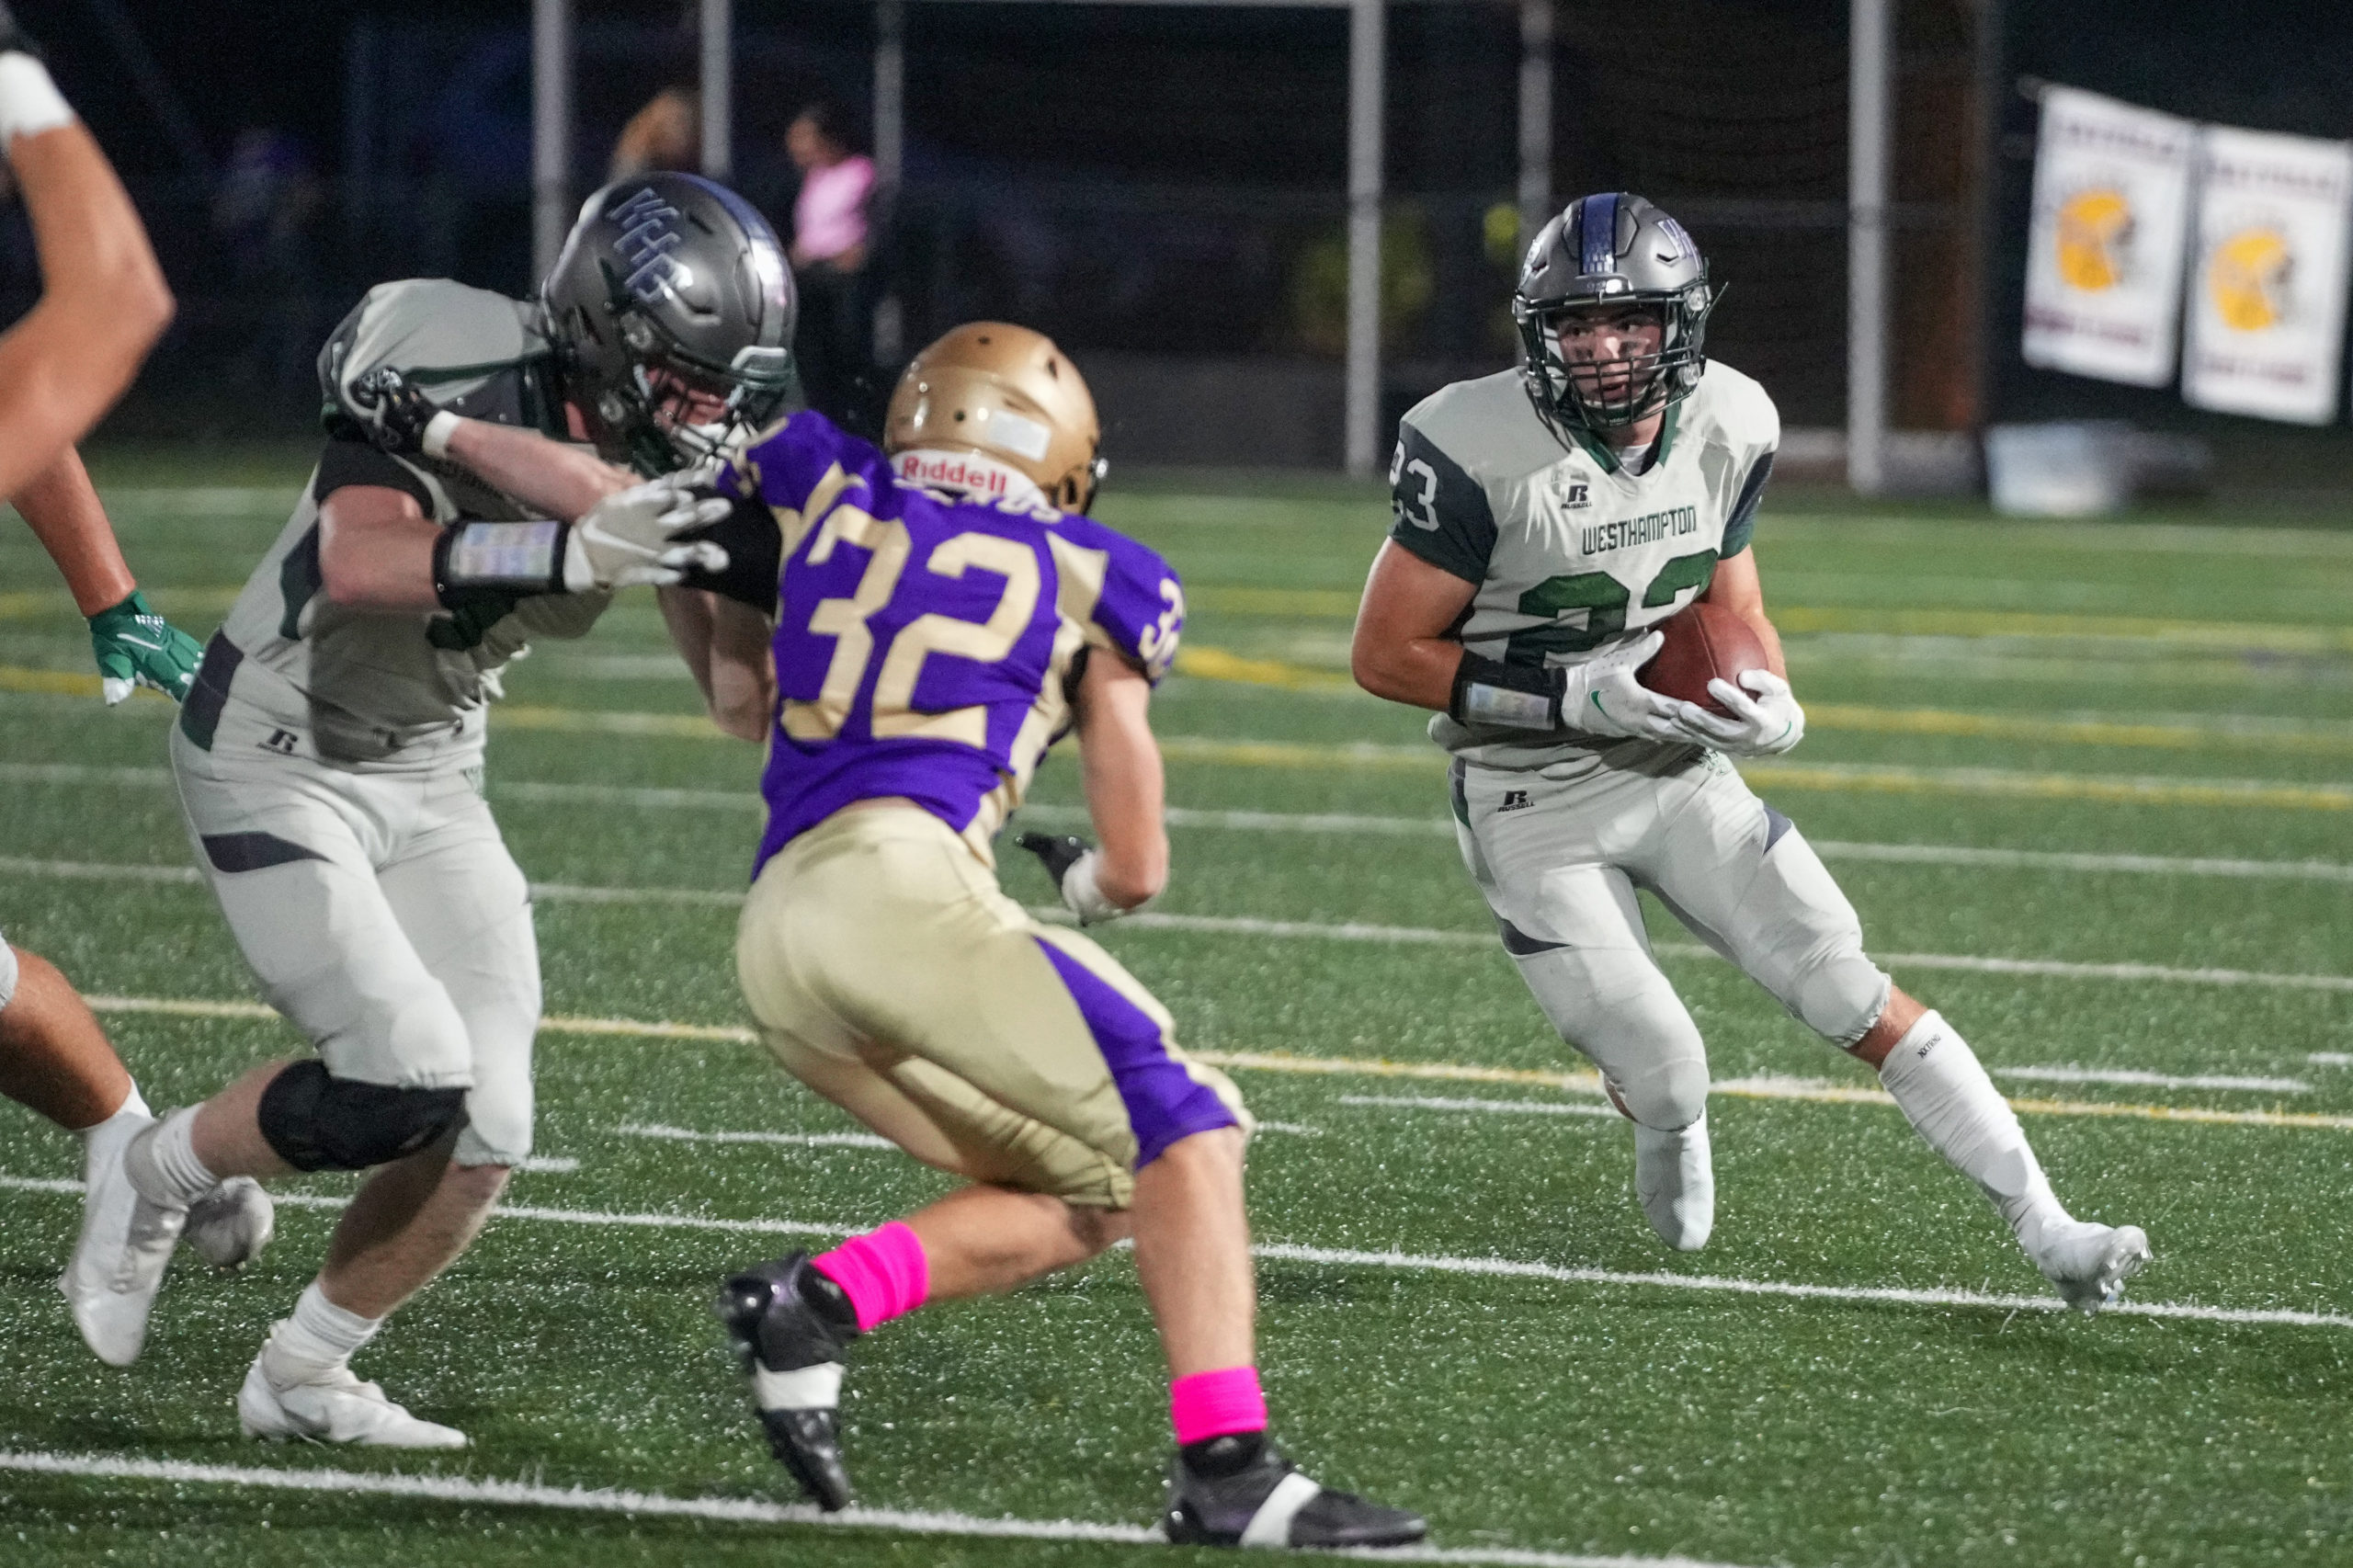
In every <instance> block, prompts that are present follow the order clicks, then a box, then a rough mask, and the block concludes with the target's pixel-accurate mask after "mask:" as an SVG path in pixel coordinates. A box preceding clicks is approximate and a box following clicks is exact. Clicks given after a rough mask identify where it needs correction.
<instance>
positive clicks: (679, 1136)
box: [613, 1121, 898, 1149]
mask: <svg viewBox="0 0 2353 1568" xmlns="http://www.w3.org/2000/svg"><path fill="white" fill-rule="evenodd" d="M613 1131H616V1132H620V1133H623V1134H626V1135H627V1136H629V1137H631V1138H665V1139H668V1140H670V1141H671V1142H678V1143H775V1144H781V1145H785V1146H788V1147H793V1148H809V1149H894V1148H896V1147H898V1145H897V1144H895V1143H893V1142H891V1141H890V1140H889V1139H888V1138H881V1137H877V1136H876V1135H875V1134H873V1133H871V1132H697V1131H693V1130H692V1129H690V1128H685V1127H664V1126H662V1125H660V1124H659V1123H650V1122H642V1121H624V1122H622V1123H621V1124H620V1126H619V1127H616V1128H614V1129H613Z"/></svg>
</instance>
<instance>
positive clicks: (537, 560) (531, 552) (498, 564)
mask: <svg viewBox="0 0 2353 1568" xmlns="http://www.w3.org/2000/svg"><path fill="white" fill-rule="evenodd" d="M561 540H563V524H562V523H556V522H532V523H460V524H459V525H458V537H457V538H455V539H453V540H450V541H449V556H448V558H447V561H448V566H449V581H450V582H451V583H453V584H468V585H472V584H494V585H509V584H511V585H521V586H539V585H545V584H546V583H547V582H548V580H549V579H550V578H551V576H552V575H554V573H555V552H556V546H557V544H558V543H559V542H560V541H561Z"/></svg>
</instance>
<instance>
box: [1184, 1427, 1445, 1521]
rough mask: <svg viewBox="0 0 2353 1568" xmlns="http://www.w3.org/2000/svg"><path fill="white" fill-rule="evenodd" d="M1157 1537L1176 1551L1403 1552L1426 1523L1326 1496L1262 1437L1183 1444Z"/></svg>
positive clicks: (1339, 1495) (1346, 1497)
mask: <svg viewBox="0 0 2353 1568" xmlns="http://www.w3.org/2000/svg"><path fill="white" fill-rule="evenodd" d="M1160 1528H1161V1531H1162V1533H1163V1534H1165V1535H1166V1536H1167V1537H1168V1539H1169V1540H1172V1541H1174V1542H1176V1544H1177V1545H1179V1546H1267V1547H1323V1548H1327V1549H1330V1548H1347V1547H1377V1546H1410V1545H1412V1544H1413V1543H1414V1542H1415V1541H1417V1540H1421V1539H1422V1538H1423V1537H1424V1536H1426V1535H1427V1534H1428V1533H1429V1528H1430V1527H1429V1525H1428V1522H1427V1521H1426V1520H1425V1519H1423V1517H1421V1516H1420V1515H1419V1514H1409V1513H1407V1512H1406V1511H1405V1510H1404V1509H1403V1508H1387V1507H1383V1506H1381V1505H1380V1504H1378V1503H1368V1502H1366V1501H1365V1500H1364V1499H1363V1498H1361V1497H1358V1496H1357V1495H1355V1494H1353V1493H1347V1492H1327V1491H1325V1490H1324V1488H1323V1487H1321V1486H1319V1485H1317V1484H1316V1483H1314V1482H1313V1481H1311V1480H1309V1479H1308V1478H1307V1476H1306V1475H1305V1474H1304V1473H1302V1471H1300V1469H1299V1467H1298V1466H1296V1465H1294V1464H1292V1463H1291V1462H1290V1460H1287V1459H1285V1458H1283V1457H1282V1456H1281V1455H1280V1454H1279V1453H1277V1452H1276V1451H1275V1447H1274V1445H1273V1444H1272V1443H1271V1442H1268V1441H1267V1435H1266V1434H1265V1433H1264V1432H1240V1433H1235V1434H1233V1435H1232V1436H1229V1437H1212V1438H1211V1439H1210V1440H1209V1441H1207V1442H1202V1443H1188V1444H1187V1445H1186V1446H1185V1447H1184V1448H1182V1449H1178V1450H1177V1451H1176V1460H1175V1461H1174V1462H1173V1463H1171V1464H1170V1465H1169V1467H1168V1506H1167V1507H1166V1508H1165V1510H1164V1511H1163V1512H1162V1514H1161V1517H1160Z"/></svg>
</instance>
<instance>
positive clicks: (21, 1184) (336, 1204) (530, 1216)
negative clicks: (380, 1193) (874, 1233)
mask: <svg viewBox="0 0 2353 1568" xmlns="http://www.w3.org/2000/svg"><path fill="white" fill-rule="evenodd" d="M0 1188H11V1189H14V1190H16V1191H18V1192H63V1193H72V1194H74V1195H75V1196H77V1197H78V1196H79V1195H80V1193H81V1191H82V1184H81V1183H80V1182H78V1181H68V1180H66V1179H64V1178H63V1177H57V1176H0ZM270 1201H272V1202H273V1203H275V1204H277V1205H278V1207H279V1208H281V1209H321V1210H327V1211H329V1212H337V1211H340V1210H343V1209H344V1208H346V1207H347V1205H349V1203H350V1202H351V1199H347V1198H326V1197H323V1196H321V1195H319V1194H317V1193H312V1192H274V1193H272V1194H270ZM491 1218H492V1219H494V1220H500V1219H504V1220H545V1221H550V1222H551V1223H554V1224H559V1225H644V1226H651V1227H654V1228H655V1229H657V1230H665V1231H733V1232H737V1233H748V1234H754V1235H770V1236H847V1235H854V1234H856V1233H858V1231H860V1230H863V1229H865V1227H864V1226H860V1225H833V1224H821V1223H819V1222H818V1221H814V1220H710V1219H706V1218H704V1217H703V1216H702V1215H699V1214H618V1213H610V1212H607V1211H605V1210H596V1209H547V1208H541V1207H539V1206H536V1205H533V1204H529V1203H502V1204H500V1205H499V1206H498V1208H497V1209H496V1210H494V1212H493V1213H492V1215H491Z"/></svg>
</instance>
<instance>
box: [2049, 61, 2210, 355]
mask: <svg viewBox="0 0 2353 1568" xmlns="http://www.w3.org/2000/svg"><path fill="white" fill-rule="evenodd" d="M2197 142H2198V133H2197V127H2196V126H2195V125H2193V124H2192V123H2191V122H2190V121H2188V120H2186V119H2176V118H2175V117H2174V116H2172V115H2169V114H2159V113H2157V112H2156V111H2155V110H2154V109H2145V108H2136V107H2135V106H2133V105H2131V104H2126V103H2119V102H2118V101H2117V100H2116V99H2114V98H2108V97H2100V96H2099V95H2098V94H2097V93H2086V92H2083V91H2080V90H2078V89H2076V88H2074V87H2052V88H2049V89H2047V90H2046V91H2045V92H2044V94H2043V97H2042V129H2041V134H2040V138H2039V139H2038V142H2037V146H2036V151H2035V158H2034V221H2033V227H2032V230H2031V231H2030V235H2029V246H2030V249H2029V256H2028V260H2027V273H2026V345H2025V353H2026V362H2027V363H2028V364H2029V365H2033V366H2035V367H2037V368H2039V369H2047V370H2065V371H2068V372H2070V373H2072V374H2075V375H2078V376H2094V377H2097V378H2098V379H2100V380H2102V381H2128V382H2131V384H2132V385H2134V386H2143V387H2157V386H2163V385H2165V383H2166V382H2167V381H2171V380H2173V372H2174V347H2175V337H2174V327H2175V323H2176V321H2177V319H2178V315H2179V302H2180V299H2181V272H2182V261H2183V256H2184V252H2185V251H2186V249H2187V248H2188V231H2189V187H2190V172H2191V167H2192V163H2193V154H2194V153H2195V152H2196V149H2197Z"/></svg>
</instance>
